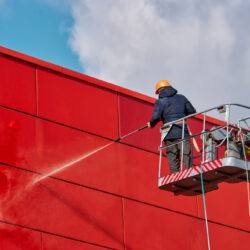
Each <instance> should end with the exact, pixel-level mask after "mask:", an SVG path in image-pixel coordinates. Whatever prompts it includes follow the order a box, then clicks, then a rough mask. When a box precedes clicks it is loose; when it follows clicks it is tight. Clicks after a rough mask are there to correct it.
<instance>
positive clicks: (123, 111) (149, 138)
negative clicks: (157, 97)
mask: <svg viewBox="0 0 250 250" xmlns="http://www.w3.org/2000/svg"><path fill="white" fill-rule="evenodd" d="M152 112H153V105H152V104H151V103H148V102H144V101H142V100H139V99H135V98H133V97H130V96H125V95H121V94H120V95H119V118H120V133H121V136H123V135H126V134H128V133H130V132H131V131H134V130H136V129H138V128H140V127H142V126H144V125H146V124H147V123H148V122H149V121H150V118H151V115H152ZM160 126H161V124H159V125H158V126H156V127H155V128H153V129H150V128H147V129H145V130H142V131H140V132H138V133H135V134H133V135H131V136H129V137H127V138H124V139H123V140H122V142H124V143H127V144H129V145H132V146H135V147H139V148H142V149H146V150H150V151H152V152H156V153H158V152H159V151H158V147H159V145H160V132H159V131H160Z"/></svg>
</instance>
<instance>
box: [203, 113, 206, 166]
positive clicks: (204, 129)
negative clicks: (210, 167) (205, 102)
mask: <svg viewBox="0 0 250 250" xmlns="http://www.w3.org/2000/svg"><path fill="white" fill-rule="evenodd" d="M202 132H203V134H202V163H204V162H205V132H206V113H204V114H203V131H202Z"/></svg>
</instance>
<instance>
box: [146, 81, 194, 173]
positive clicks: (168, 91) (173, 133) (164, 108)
mask: <svg viewBox="0 0 250 250" xmlns="http://www.w3.org/2000/svg"><path fill="white" fill-rule="evenodd" d="M155 93H156V94H158V95H159V99H158V100H157V101H156V102H155V106H154V111H153V114H152V117H151V120H150V122H149V123H148V126H149V127H151V128H153V127H154V126H155V125H156V124H157V123H158V122H159V121H162V122H163V124H164V123H167V122H171V121H175V120H178V119H180V118H183V117H185V116H187V115H190V114H194V113H196V110H195V108H194V107H193V105H192V104H191V103H190V102H189V101H188V99H187V98H186V97H185V96H183V95H180V94H177V90H176V89H174V88H173V87H172V86H171V85H170V84H169V82H168V81H167V80H161V81H159V82H158V83H157V84H156V91H155ZM188 136H189V133H188V129H187V125H185V128H184V138H185V137H188ZM181 137H182V124H173V126H172V127H171V129H170V130H169V132H168V134H167V135H166V137H165V138H164V142H165V144H166V145H170V144H172V143H177V142H178V141H180V140H181ZM166 152H167V158H168V163H169V166H170V171H171V173H175V172H178V171H180V152H181V143H178V144H176V145H173V146H170V147H167V148H166ZM190 152H191V144H190V141H189V140H187V141H185V142H184V150H183V162H184V165H185V168H189V167H191V166H190V163H191V161H190Z"/></svg>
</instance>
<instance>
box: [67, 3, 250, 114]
mask: <svg viewBox="0 0 250 250" xmlns="http://www.w3.org/2000/svg"><path fill="white" fill-rule="evenodd" d="M68 3H69V4H70V6H71V8H72V15H73V18H74V21H75V23H74V26H73V27H72V31H71V35H72V36H71V39H70V44H71V46H72V48H73V50H74V51H75V52H76V53H77V54H78V55H79V58H80V61H81V63H82V65H83V67H84V69H85V72H86V74H88V75H91V76H94V77H97V78H101V79H103V80H106V81H110V82H112V83H115V84H118V85H121V86H124V87H127V88H129V89H132V90H136V91H139V92H142V93H144V94H147V95H151V96H154V94H153V93H154V86H155V83H156V82H157V81H158V80H160V79H168V80H169V81H170V82H171V83H172V84H173V86H174V87H176V88H177V89H178V90H179V92H180V93H183V94H184V95H186V96H187V97H188V98H189V99H190V100H191V101H192V103H193V104H194V105H195V106H196V107H197V109H198V110H200V111H201V110H202V109H204V108H208V107H211V106H214V105H218V104H221V103H227V102H241V103H244V104H249V93H250V79H249V61H250V59H249V58H250V52H249V51H250V43H249V41H250V32H249V22H250V16H249V15H248V13H249V11H250V1H249V0H244V1H243V0H230V1H229V0H222V1H215V0H214V1H209V0H204V1H200V0H187V1H180V0H179V1H177V0H136V1H134V0H102V1H100V0H68Z"/></svg>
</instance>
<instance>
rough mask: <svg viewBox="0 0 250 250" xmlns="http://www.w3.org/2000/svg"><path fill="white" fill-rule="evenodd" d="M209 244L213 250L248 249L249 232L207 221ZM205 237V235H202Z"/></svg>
mask: <svg viewBox="0 0 250 250" xmlns="http://www.w3.org/2000/svg"><path fill="white" fill-rule="evenodd" d="M208 226H209V234H210V246H211V249H214V250H217V249H218V250H235V249H240V250H249V246H250V237H249V232H243V231H240V230H236V229H233V228H229V227H226V226H221V225H217V224H214V223H209V224H208ZM204 237H205V235H204Z"/></svg>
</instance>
